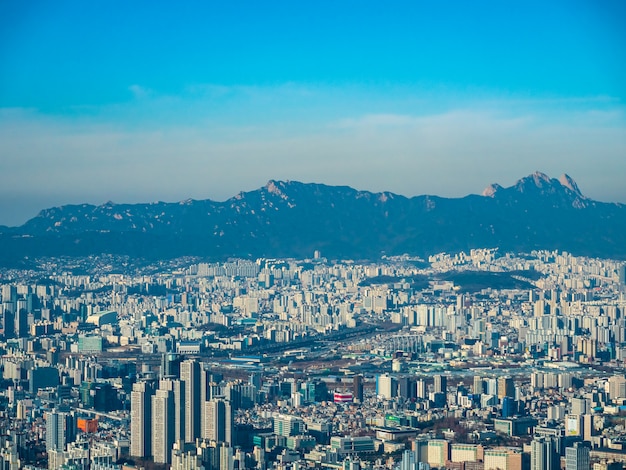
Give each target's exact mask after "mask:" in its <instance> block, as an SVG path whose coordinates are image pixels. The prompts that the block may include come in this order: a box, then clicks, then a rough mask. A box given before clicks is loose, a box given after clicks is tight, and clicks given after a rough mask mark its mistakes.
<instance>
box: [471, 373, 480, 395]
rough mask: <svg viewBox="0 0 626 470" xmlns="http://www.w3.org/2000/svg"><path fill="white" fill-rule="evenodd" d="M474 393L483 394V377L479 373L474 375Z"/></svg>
mask: <svg viewBox="0 0 626 470" xmlns="http://www.w3.org/2000/svg"><path fill="white" fill-rule="evenodd" d="M472 391H473V392H474V394H478V395H482V394H483V378H482V377H481V376H479V375H475V376H474V386H473V387H472Z"/></svg>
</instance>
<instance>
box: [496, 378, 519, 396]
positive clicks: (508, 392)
mask: <svg viewBox="0 0 626 470" xmlns="http://www.w3.org/2000/svg"><path fill="white" fill-rule="evenodd" d="M504 397H511V398H515V382H514V381H513V378H512V377H498V398H499V399H500V400H502V399H503V398H504Z"/></svg>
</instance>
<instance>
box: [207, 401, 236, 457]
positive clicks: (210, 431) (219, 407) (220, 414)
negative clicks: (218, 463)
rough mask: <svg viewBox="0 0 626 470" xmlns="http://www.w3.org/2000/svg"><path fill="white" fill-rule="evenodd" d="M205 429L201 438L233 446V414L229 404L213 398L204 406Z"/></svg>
mask: <svg viewBox="0 0 626 470" xmlns="http://www.w3.org/2000/svg"><path fill="white" fill-rule="evenodd" d="M204 412H205V418H204V422H205V427H204V433H203V436H202V437H203V438H205V439H210V440H214V441H216V442H224V443H226V444H228V445H229V446H232V445H233V427H234V424H233V412H232V408H231V406H230V402H228V401H226V400H224V399H221V398H214V399H213V400H209V401H207V402H206V403H205V405H204Z"/></svg>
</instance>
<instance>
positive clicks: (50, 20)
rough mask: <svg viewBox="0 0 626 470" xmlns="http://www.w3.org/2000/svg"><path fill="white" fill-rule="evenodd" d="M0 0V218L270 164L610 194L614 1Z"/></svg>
mask: <svg viewBox="0 0 626 470" xmlns="http://www.w3.org/2000/svg"><path fill="white" fill-rule="evenodd" d="M0 8H1V11H0V12H1V13H2V14H1V15H0V18H2V19H0V25H1V26H2V27H0V31H2V32H1V33H0V64H1V65H0V141H1V142H2V145H1V146H0V188H1V189H0V225H20V224H22V223H23V222H25V221H26V220H28V219H29V218H31V217H33V216H35V215H36V214H37V212H38V211H39V210H41V209H44V208H48V207H52V206H59V205H64V204H77V203H93V204H102V203H103V202H105V201H108V200H113V201H115V202H119V203H137V202H150V201H156V200H163V201H171V202H173V201H179V200H184V199H187V198H194V199H213V200H226V199H228V198H230V197H232V196H234V195H235V194H237V192H239V191H246V190H251V189H254V188H258V187H260V186H262V185H263V184H265V182H266V181H268V180H270V179H277V180H297V181H303V182H317V183H324V184H329V185H349V186H352V187H355V188H357V189H360V190H369V191H374V192H377V191H392V192H394V193H398V194H402V195H405V196H409V197H410V196H416V195H421V194H435V195H439V196H444V197H462V196H465V195H467V194H476V193H480V191H482V189H483V188H484V187H485V186H487V185H488V184H491V183H499V184H502V185H503V186H509V185H511V184H513V183H514V182H515V181H516V180H517V179H518V178H520V177H522V176H524V175H527V174H530V173H532V172H534V171H536V170H539V171H542V172H545V173H547V174H550V175H560V174H562V173H567V174H569V175H571V176H572V177H573V178H574V179H575V180H577V181H578V182H579V183H580V185H581V189H582V191H583V193H584V194H585V195H586V196H588V197H590V198H592V199H596V200H600V201H606V202H622V203H626V190H625V189H624V185H623V183H622V177H623V175H624V174H626V161H625V160H624V158H623V155H625V154H626V119H625V116H626V113H625V107H624V99H625V97H626V88H625V87H624V83H626V67H625V65H624V61H623V60H622V59H623V57H624V56H625V46H624V44H626V37H625V35H626V33H625V31H626V29H625V28H623V20H622V18H624V17H626V12H624V8H625V7H624V5H623V3H620V2H605V3H603V4H602V5H599V6H598V5H595V4H591V3H590V2H583V1H581V2H576V3H569V2H568V3H566V2H552V3H551V4H550V5H543V4H540V3H538V2H531V3H525V4H524V5H523V6H521V5H517V6H516V5H500V4H497V3H495V2H482V3H479V4H478V5H476V4H472V5H468V4H463V3H461V2H458V3H453V4H452V5H445V6H444V5H426V4H419V3H418V4H413V3H404V2H403V3H400V4H396V5H394V7H393V8H388V9H383V8H380V7H379V6H378V5H376V4H374V3H370V2H366V3H359V4H358V5H355V4H351V3H344V4H339V5H335V4H330V3H321V4H319V3H318V4H316V6H315V8H313V7H306V6H302V5H291V4H287V3H276V4H273V5H272V6H267V5H263V6H261V5H255V4H252V3H247V2H243V3H238V4H233V5H219V6H217V5H202V4H195V3H191V4H187V5H186V6H176V7H175V8H173V7H167V6H165V4H157V5H152V4H150V5H148V4H141V3H136V4H133V5H132V6H128V5H124V4H121V3H113V4H109V5H107V6H106V7H105V6H97V5H84V4H80V3H78V2H68V3H64V4H61V5H44V4H40V5H37V6H36V7H34V6H25V5H23V4H20V3H17V2H7V3H5V4H3V5H2V6H1V7H0Z"/></svg>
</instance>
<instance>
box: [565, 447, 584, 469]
mask: <svg viewBox="0 0 626 470" xmlns="http://www.w3.org/2000/svg"><path fill="white" fill-rule="evenodd" d="M585 444H586V443H583V442H574V446H573V447H567V448H566V449H565V470H589V468H590V462H589V447H588V446H587V445H585Z"/></svg>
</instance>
